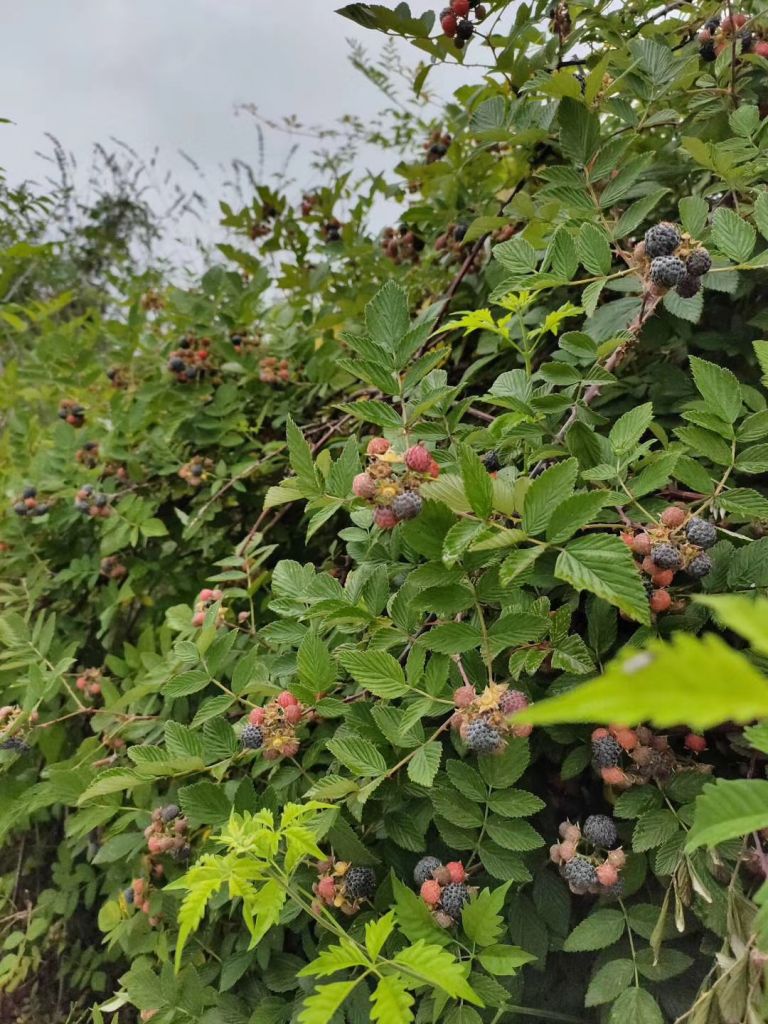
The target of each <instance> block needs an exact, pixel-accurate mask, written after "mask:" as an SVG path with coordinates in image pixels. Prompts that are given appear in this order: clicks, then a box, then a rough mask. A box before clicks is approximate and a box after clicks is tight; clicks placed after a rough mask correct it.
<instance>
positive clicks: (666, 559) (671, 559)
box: [651, 538, 690, 569]
mask: <svg viewBox="0 0 768 1024" xmlns="http://www.w3.org/2000/svg"><path fill="white" fill-rule="evenodd" d="M689 539H690V538H689ZM651 558H652V559H653V563H654V565H657V566H658V567H659V569H679V568H680V566H681V565H682V564H683V558H682V555H681V554H680V552H679V551H678V549H677V548H676V547H675V546H674V545H673V544H654V546H653V547H652V548H651Z"/></svg>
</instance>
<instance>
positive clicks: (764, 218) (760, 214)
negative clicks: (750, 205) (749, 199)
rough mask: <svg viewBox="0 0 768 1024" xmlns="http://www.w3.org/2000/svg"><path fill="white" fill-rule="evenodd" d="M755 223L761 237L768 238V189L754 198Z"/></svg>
mask: <svg viewBox="0 0 768 1024" xmlns="http://www.w3.org/2000/svg"><path fill="white" fill-rule="evenodd" d="M755 224H757V226H758V229H759V230H760V234H761V235H762V236H763V238H768V191H766V190H765V189H763V190H762V191H761V192H760V195H759V196H758V197H757V199H756V200H755Z"/></svg>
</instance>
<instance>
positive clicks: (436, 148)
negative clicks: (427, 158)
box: [429, 142, 448, 158]
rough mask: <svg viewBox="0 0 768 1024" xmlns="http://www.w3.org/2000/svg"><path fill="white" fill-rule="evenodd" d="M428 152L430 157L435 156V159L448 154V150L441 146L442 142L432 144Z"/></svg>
mask: <svg viewBox="0 0 768 1024" xmlns="http://www.w3.org/2000/svg"><path fill="white" fill-rule="evenodd" d="M429 152H430V155H431V156H436V157H438V158H440V157H441V156H445V154H446V153H447V152H448V150H447V148H446V147H445V146H444V145H443V144H442V142H435V143H433V144H432V145H431V146H430V147H429Z"/></svg>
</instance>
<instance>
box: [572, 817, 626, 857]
mask: <svg viewBox="0 0 768 1024" xmlns="http://www.w3.org/2000/svg"><path fill="white" fill-rule="evenodd" d="M581 834H582V836H583V837H584V838H585V839H586V840H587V842H588V843H592V845H593V846H599V847H600V848H601V849H602V850H609V849H611V847H613V846H615V845H616V843H617V842H618V840H619V833H618V832H617V830H616V825H615V823H614V821H613V818H609V817H608V815H607V814H590V816H589V817H588V818H587V820H586V821H585V822H584V827H583V828H582V830H581Z"/></svg>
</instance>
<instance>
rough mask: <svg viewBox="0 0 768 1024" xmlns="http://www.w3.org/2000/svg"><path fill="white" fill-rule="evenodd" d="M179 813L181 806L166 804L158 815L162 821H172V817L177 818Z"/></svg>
mask: <svg viewBox="0 0 768 1024" xmlns="http://www.w3.org/2000/svg"><path fill="white" fill-rule="evenodd" d="M180 814H181V808H180V807H179V806H178V804H167V805H166V806H165V807H164V808H163V810H162V812H161V814H160V817H161V818H162V819H163V821H173V819H174V818H178V816H179V815H180Z"/></svg>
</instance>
